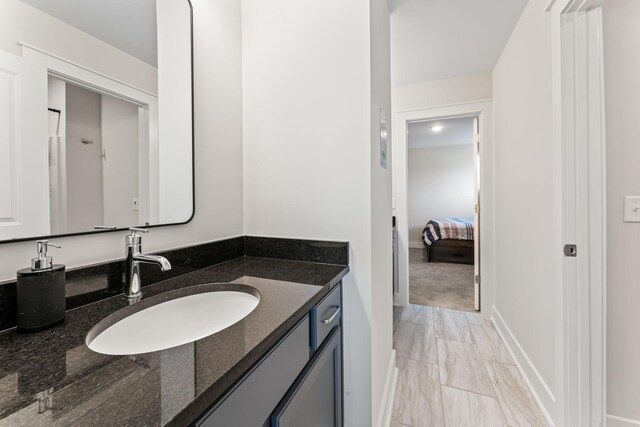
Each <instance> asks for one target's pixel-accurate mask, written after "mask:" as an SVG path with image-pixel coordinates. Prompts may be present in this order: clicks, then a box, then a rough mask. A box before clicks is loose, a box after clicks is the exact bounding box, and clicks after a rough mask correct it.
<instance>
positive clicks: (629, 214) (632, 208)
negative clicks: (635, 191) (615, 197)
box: [624, 196, 640, 222]
mask: <svg viewBox="0 0 640 427" xmlns="http://www.w3.org/2000/svg"><path fill="white" fill-rule="evenodd" d="M624 222H640V196H624Z"/></svg>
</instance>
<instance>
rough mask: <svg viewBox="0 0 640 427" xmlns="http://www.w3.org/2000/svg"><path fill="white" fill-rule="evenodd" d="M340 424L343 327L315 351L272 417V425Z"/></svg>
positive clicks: (325, 426) (314, 426)
mask: <svg viewBox="0 0 640 427" xmlns="http://www.w3.org/2000/svg"><path fill="white" fill-rule="evenodd" d="M332 426H333V427H342V328H341V327H337V328H335V329H334V330H333V332H332V333H331V334H330V336H329V338H328V339H326V340H325V342H324V344H323V345H322V346H321V347H320V349H319V350H318V351H317V352H316V354H315V356H314V357H313V359H312V360H311V362H309V364H308V365H307V367H306V368H305V370H304V371H303V372H302V374H300V377H298V379H297V380H296V382H295V383H294V385H293V386H292V387H291V389H289V391H288V392H287V394H286V395H285V397H284V399H282V401H281V402H280V404H279V405H278V407H277V408H276V410H275V411H274V412H273V415H272V416H271V427H332Z"/></svg>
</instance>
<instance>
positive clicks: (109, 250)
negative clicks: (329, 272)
mask: <svg viewBox="0 0 640 427" xmlns="http://www.w3.org/2000/svg"><path fill="white" fill-rule="evenodd" d="M3 3H4V2H3ZM193 7H194V44H195V46H194V49H195V52H194V61H195V68H194V72H195V152H196V164H195V172H196V177H195V179H196V181H195V191H196V215H195V218H194V219H193V221H191V222H190V223H189V224H186V225H181V226H173V227H162V228H156V229H153V230H152V231H151V233H150V234H148V235H146V236H145V237H144V239H143V241H144V249H145V250H146V251H153V250H161V249H168V248H175V247H179V246H186V245H191V244H194V243H199V242H206V241H212V240H219V239H223V238H227V237H232V236H238V235H241V234H242V79H241V76H242V57H241V30H240V5H239V4H238V2H237V1H235V0H215V1H211V0H193ZM1 18H4V15H3V14H0V19H1ZM3 22H4V21H3ZM3 25H4V24H3ZM3 25H0V28H3ZM125 234H126V233H125V232H116V233H108V234H105V235H92V236H78V237H70V238H64V239H56V241H57V242H58V243H60V244H62V245H63V248H62V249H58V250H56V251H55V252H52V254H53V256H54V257H55V258H54V259H55V261H56V262H59V263H64V264H66V265H67V267H77V266H82V265H87V264H91V263H95V262H101V261H107V260H112V259H119V258H122V257H123V256H124V251H123V242H124V236H125ZM34 247H35V243H34V242H24V243H8V244H1V245H0V260H1V262H0V280H9V279H13V278H15V272H16V270H18V269H20V268H24V267H26V266H28V265H29V263H30V260H31V258H33V253H34Z"/></svg>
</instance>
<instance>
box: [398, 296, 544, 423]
mask: <svg viewBox="0 0 640 427" xmlns="http://www.w3.org/2000/svg"><path fill="white" fill-rule="evenodd" d="M394 344H395V348H396V356H397V364H398V369H399V373H398V383H397V388H396V397H395V401H394V405H393V416H392V421H391V426H392V427H422V426H447V427H448V426H454V427H462V426H474V427H475V426H488V427H497V426H514V427H527V426H531V427H542V426H548V424H547V422H546V421H545V419H544V416H543V415H542V412H541V411H540V408H539V407H538V405H537V404H536V402H535V401H534V399H533V396H532V395H531V392H530V391H529V389H528V388H527V385H526V384H525V382H524V379H523V378H522V376H521V374H520V372H519V371H518V368H516V366H515V364H514V362H513V359H512V358H511V355H510V354H509V352H508V351H507V349H506V347H505V345H504V343H503V342H502V339H501V338H500V336H499V335H498V332H497V331H496V329H495V327H494V326H493V324H492V323H491V321H489V320H488V319H483V318H482V317H481V316H480V315H479V314H478V313H470V312H463V311H457V310H451V309H444V308H435V307H428V306H421V305H410V306H408V307H405V308H401V307H395V308H394Z"/></svg>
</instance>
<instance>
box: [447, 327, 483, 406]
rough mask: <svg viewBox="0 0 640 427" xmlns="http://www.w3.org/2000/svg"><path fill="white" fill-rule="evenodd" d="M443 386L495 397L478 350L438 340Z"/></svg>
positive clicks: (470, 345)
mask: <svg viewBox="0 0 640 427" xmlns="http://www.w3.org/2000/svg"><path fill="white" fill-rule="evenodd" d="M437 345H438V366H439V368H440V380H441V382H442V385H446V386H449V387H454V388H459V389H462V390H467V391H473V392H476V393H480V394H486V395H489V396H495V393H494V391H493V387H492V386H491V381H490V380H489V377H488V376H487V373H486V371H485V368H484V365H483V364H482V357H480V353H479V352H478V349H477V348H476V347H475V346H474V345H473V344H469V343H464V342H459V341H450V340H443V339H438V340H437Z"/></svg>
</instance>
